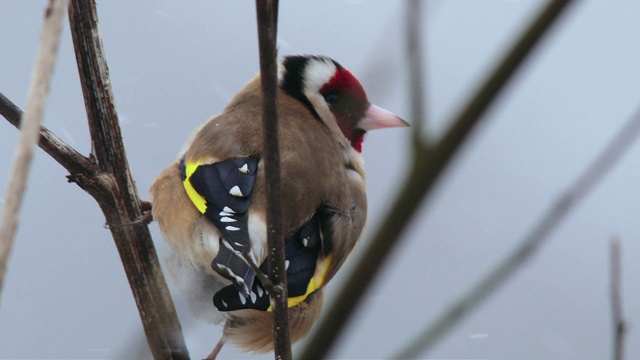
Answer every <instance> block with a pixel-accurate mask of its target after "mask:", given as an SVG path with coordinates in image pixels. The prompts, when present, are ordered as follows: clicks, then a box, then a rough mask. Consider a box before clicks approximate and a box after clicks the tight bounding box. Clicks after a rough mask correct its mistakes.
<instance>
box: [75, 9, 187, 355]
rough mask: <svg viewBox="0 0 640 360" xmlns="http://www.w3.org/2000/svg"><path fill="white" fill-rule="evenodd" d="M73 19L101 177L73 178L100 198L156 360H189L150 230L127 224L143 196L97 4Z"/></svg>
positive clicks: (136, 213) (77, 12)
mask: <svg viewBox="0 0 640 360" xmlns="http://www.w3.org/2000/svg"><path fill="white" fill-rule="evenodd" d="M69 21H70V24H71V34H72V37H73V45H74V49H75V53H76V60H77V63H78V72H79V74H80V81H81V85H82V92H83V95H84V100H85V106H86V109H87V116H88V120H89V129H90V133H91V143H92V156H93V157H94V158H95V161H96V163H97V167H98V169H96V171H97V174H96V175H95V177H90V176H87V174H72V175H71V179H72V180H73V181H75V182H77V183H78V184H79V185H80V186H81V187H83V188H84V189H85V190H86V191H87V192H89V194H91V195H92V196H93V197H94V198H95V199H96V200H97V201H98V204H99V205H100V208H101V209H102V211H103V212H104V214H105V217H106V221H107V224H108V225H109V229H110V230H111V234H112V235H113V238H114V241H115V244H116V247H117V249H118V252H119V254H120V259H121V260H122V264H123V267H124V270H125V273H126V275H127V279H128V280H129V285H130V287H131V291H132V293H133V296H134V299H135V301H136V305H137V306H138V312H139V314H140V318H141V320H142V325H143V327H144V330H145V334H146V336H147V342H148V344H149V347H150V349H151V352H152V354H153V356H154V358H156V359H165V358H174V359H188V358H189V353H188V351H187V348H186V345H185V343H184V338H183V335H182V329H181V326H180V323H179V321H178V316H177V314H176V311H175V308H174V306H173V301H172V299H171V296H170V294H169V290H168V288H167V284H166V282H165V280H164V276H163V274H162V270H161V268H160V262H159V260H158V256H157V254H156V251H155V247H154V245H153V241H152V240H151V234H150V233H149V228H148V227H147V226H143V225H125V224H127V223H131V222H132V221H133V220H135V219H138V218H140V217H141V215H142V213H141V209H140V198H139V196H138V193H137V190H136V188H135V185H134V182H133V179H132V176H131V172H130V170H129V164H128V163H127V158H126V153H125V150H124V144H123V142H122V135H121V131H120V125H119V123H118V117H117V113H116V109H115V103H114V100H113V93H112V91H111V83H110V79H109V69H108V67H107V63H106V56H105V54H104V49H103V46H102V39H101V36H100V29H99V28H98V16H97V13H96V4H95V2H94V1H93V0H90V1H87V0H73V1H72V2H71V6H70V8H69Z"/></svg>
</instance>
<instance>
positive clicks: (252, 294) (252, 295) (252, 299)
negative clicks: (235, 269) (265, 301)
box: [249, 291, 258, 304]
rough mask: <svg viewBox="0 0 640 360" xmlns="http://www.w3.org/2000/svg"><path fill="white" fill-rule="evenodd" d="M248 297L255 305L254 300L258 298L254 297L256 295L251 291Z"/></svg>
mask: <svg viewBox="0 0 640 360" xmlns="http://www.w3.org/2000/svg"><path fill="white" fill-rule="evenodd" d="M249 295H251V302H252V303H254V304H255V303H256V299H257V298H258V297H257V296H256V293H254V292H253V291H252V292H251V293H250V294H249Z"/></svg>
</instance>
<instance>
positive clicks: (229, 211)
mask: <svg viewBox="0 0 640 360" xmlns="http://www.w3.org/2000/svg"><path fill="white" fill-rule="evenodd" d="M222 211H224V212H226V213H231V214H235V213H236V212H235V211H233V209H232V208H230V207H228V206H225V207H224V209H222Z"/></svg>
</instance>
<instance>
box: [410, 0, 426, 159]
mask: <svg viewBox="0 0 640 360" xmlns="http://www.w3.org/2000/svg"><path fill="white" fill-rule="evenodd" d="M423 6H426V2H424V1H421V0H407V1H406V7H407V13H406V15H405V16H406V18H407V30H406V34H407V36H406V38H407V44H406V51H407V62H408V65H409V74H411V76H409V96H411V99H410V104H411V119H412V120H413V121H412V122H411V127H412V128H413V129H412V134H413V147H414V149H413V150H414V153H420V152H423V151H424V148H425V147H426V144H425V142H426V140H423V139H425V134H424V133H423V132H424V127H425V122H426V118H425V111H424V108H425V106H426V104H425V103H426V102H427V97H426V94H425V88H424V80H423V79H424V71H423V70H424V68H425V66H424V59H423V56H422V52H423V50H422V49H423V44H424V40H423V36H422V24H423V21H422V8H423ZM427 139H428V138H427Z"/></svg>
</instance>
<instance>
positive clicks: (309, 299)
mask: <svg viewBox="0 0 640 360" xmlns="http://www.w3.org/2000/svg"><path fill="white" fill-rule="evenodd" d="M278 82H279V90H278V117H279V124H280V132H279V135H280V139H279V140H280V157H281V179H282V180H281V181H282V189H283V194H282V211H283V219H282V224H283V234H285V257H286V267H287V270H286V271H287V278H288V282H287V289H288V293H289V321H290V330H291V340H292V341H293V342H295V341H297V340H299V339H300V338H302V337H303V336H304V335H306V334H307V332H308V331H309V330H310V328H311V326H312V325H313V323H314V321H315V320H316V318H317V316H318V314H319V313H320V309H321V307H322V299H323V287H324V286H325V285H326V284H327V283H328V282H329V281H330V280H331V278H333V276H334V275H335V274H336V272H337V271H338V269H340V267H341V265H342V264H343V262H344V261H345V259H346V258H347V256H348V255H349V253H350V252H351V250H352V249H353V247H354V245H355V244H356V242H357V241H358V239H359V238H360V235H361V233H362V230H363V227H364V226H365V223H366V220H367V198H366V194H365V173H364V170H363V161H362V157H361V150H362V142H363V139H364V136H365V133H366V132H367V131H370V130H374V129H379V128H388V127H401V126H408V124H407V123H406V122H405V121H403V120H402V119H400V118H399V117H398V116H396V115H394V114H393V113H391V112H389V111H387V110H385V109H382V108H380V107H378V106H376V105H374V104H372V103H370V102H369V100H368V99H367V95H366V93H365V91H364V89H363V88H362V85H361V84H360V82H359V81H358V80H357V79H356V78H355V77H354V76H353V75H352V74H351V73H350V72H349V71H348V70H347V69H345V68H344V67H342V66H341V65H340V64H339V63H337V62H336V61H335V60H333V59H330V58H329V57H326V56H312V55H297V56H287V57H285V58H284V59H283V60H282V61H281V62H280V64H279V67H278ZM262 150H263V149H262V96H261V88H260V76H259V75H258V76H256V77H255V78H254V79H253V80H251V81H249V83H248V84H246V85H245V87H244V88H243V89H242V90H240V92H239V93H238V94H237V95H235V97H234V98H233V99H232V100H231V102H230V103H229V105H227V107H226V108H225V109H224V111H223V112H222V113H221V114H220V115H218V116H215V117H213V118H212V119H211V120H209V121H208V122H206V123H205V124H204V125H203V126H202V127H201V128H200V129H198V130H197V132H196V133H195V135H194V136H193V138H192V139H191V141H190V142H189V143H188V144H187V146H186V147H185V150H184V151H183V152H182V153H181V154H179V156H178V159H177V160H176V161H175V162H173V163H172V164H171V165H169V167H167V168H166V169H164V170H163V171H162V172H161V173H160V175H158V177H157V178H156V179H155V180H154V182H153V183H152V185H151V190H150V192H151V198H152V203H153V205H152V216H153V219H154V220H155V221H157V222H158V224H159V226H160V230H161V232H162V235H163V237H164V238H165V239H166V240H167V242H168V243H169V245H170V247H171V249H172V250H173V252H174V253H175V256H174V257H173V259H172V260H171V261H170V266H169V267H170V269H171V272H172V274H173V276H174V277H175V278H176V280H177V281H176V282H177V283H178V284H179V286H180V287H181V288H182V289H183V290H184V291H186V293H187V297H188V299H189V303H190V305H191V308H192V310H194V312H195V314H196V315H197V316H198V317H200V318H203V319H205V320H207V321H210V322H213V323H224V330H223V336H222V340H221V342H220V343H219V345H221V344H223V343H224V342H231V343H233V344H235V345H236V346H239V347H240V348H242V349H244V350H245V351H251V352H267V351H271V350H273V334H272V314H271V312H270V310H271V308H270V302H269V295H268V291H267V289H266V288H265V286H264V284H262V283H261V282H260V280H259V279H258V278H257V277H256V273H255V272H254V270H253V269H252V267H251V266H250V265H249V261H247V260H248V259H250V260H251V261H253V262H254V264H256V265H257V266H260V268H261V269H262V270H263V271H264V272H265V273H266V269H267V266H268V265H267V261H266V256H267V249H266V238H267V235H266V222H265V211H266V206H267V204H266V198H265V179H264V173H263V170H262V165H263V164H262V160H261V157H262Z"/></svg>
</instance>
